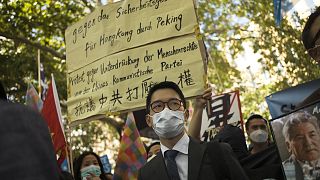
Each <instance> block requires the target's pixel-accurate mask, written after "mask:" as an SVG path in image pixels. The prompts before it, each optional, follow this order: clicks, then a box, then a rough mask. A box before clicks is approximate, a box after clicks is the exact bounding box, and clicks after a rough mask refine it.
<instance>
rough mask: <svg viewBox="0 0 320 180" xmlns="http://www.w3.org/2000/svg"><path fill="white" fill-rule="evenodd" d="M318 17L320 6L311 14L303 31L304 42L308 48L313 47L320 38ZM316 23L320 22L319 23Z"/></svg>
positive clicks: (319, 15)
mask: <svg viewBox="0 0 320 180" xmlns="http://www.w3.org/2000/svg"><path fill="white" fill-rule="evenodd" d="M318 17H320V7H318V8H317V9H316V11H315V12H313V13H312V14H311V15H310V16H309V18H308V21H307V23H306V25H305V26H304V29H303V31H302V42H303V45H304V47H305V48H306V49H307V50H308V49H311V48H313V47H314V46H315V41H316V40H317V39H319V38H320V22H317V21H316V19H317V18H318ZM316 23H318V25H317V24H316ZM317 26H318V27H317ZM313 28H315V30H316V32H314V31H313V30H312V29H313Z"/></svg>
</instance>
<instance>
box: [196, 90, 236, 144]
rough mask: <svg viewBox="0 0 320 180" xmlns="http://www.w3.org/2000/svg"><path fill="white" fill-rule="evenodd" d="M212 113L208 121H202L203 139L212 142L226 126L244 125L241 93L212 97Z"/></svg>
mask: <svg viewBox="0 0 320 180" xmlns="http://www.w3.org/2000/svg"><path fill="white" fill-rule="evenodd" d="M210 104H211V106H210V109H209V111H210V112H211V113H208V114H210V115H209V116H208V119H203V120H202V127H201V135H202V136H201V138H202V140H203V141H211V140H212V139H213V138H214V136H215V135H216V134H217V133H218V132H219V130H220V128H221V127H222V126H224V125H225V124H232V125H235V126H240V124H242V116H241V108H240V99H239V91H234V92H230V93H225V94H222V95H218V96H214V97H212V99H211V101H210Z"/></svg>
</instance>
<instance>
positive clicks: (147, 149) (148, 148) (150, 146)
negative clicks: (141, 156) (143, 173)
mask: <svg viewBox="0 0 320 180" xmlns="http://www.w3.org/2000/svg"><path fill="white" fill-rule="evenodd" d="M155 145H159V146H160V141H156V142H153V143H151V144H150V145H149V146H148V147H147V148H146V151H147V154H148V153H149V151H150V149H151V148H152V146H155Z"/></svg>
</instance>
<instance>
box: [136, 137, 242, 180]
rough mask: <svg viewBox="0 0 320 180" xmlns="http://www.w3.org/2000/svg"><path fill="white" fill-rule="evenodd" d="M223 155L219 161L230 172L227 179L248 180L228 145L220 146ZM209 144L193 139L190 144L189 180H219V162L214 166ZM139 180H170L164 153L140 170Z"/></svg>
mask: <svg viewBox="0 0 320 180" xmlns="http://www.w3.org/2000/svg"><path fill="white" fill-rule="evenodd" d="M219 145H220V147H221V150H222V151H223V155H219V157H218V158H219V159H220V161H219V162H221V161H223V162H224V163H221V164H224V165H226V167H221V168H224V169H227V170H228V173H227V176H228V178H226V179H234V180H242V179H247V177H246V175H245V173H244V171H243V170H242V168H241V166H240V164H239V162H238V160H237V159H236V158H235V157H234V155H233V154H232V153H231V148H230V147H229V146H228V145H226V144H219ZM207 146H208V143H201V142H198V141H196V140H194V139H192V138H190V142H189V152H188V161H189V162H188V180H205V179H210V180H218V178H217V175H216V173H218V172H221V171H220V169H221V168H220V167H219V169H217V167H218V166H220V163H219V162H214V163H218V164H216V166H213V165H212V159H211V157H210V155H209V152H208V151H207ZM138 179H139V180H169V177H168V173H167V170H166V165H165V161H164V158H163V156H162V153H161V152H159V153H158V154H157V156H156V157H154V158H153V159H152V160H151V161H150V162H148V163H147V164H146V165H145V166H143V167H142V168H141V169H140V170H139V176H138ZM219 180H220V179H219Z"/></svg>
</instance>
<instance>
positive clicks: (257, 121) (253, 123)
mask: <svg viewBox="0 0 320 180" xmlns="http://www.w3.org/2000/svg"><path fill="white" fill-rule="evenodd" d="M260 125H266V122H265V120H263V119H260V118H254V119H251V120H250V122H249V127H250V126H260Z"/></svg>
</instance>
